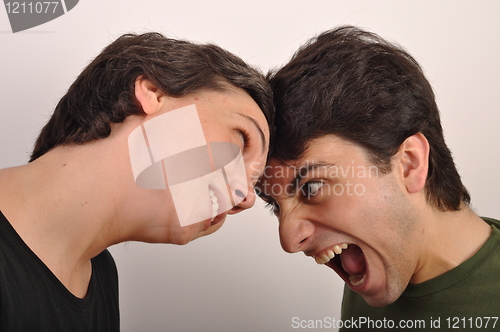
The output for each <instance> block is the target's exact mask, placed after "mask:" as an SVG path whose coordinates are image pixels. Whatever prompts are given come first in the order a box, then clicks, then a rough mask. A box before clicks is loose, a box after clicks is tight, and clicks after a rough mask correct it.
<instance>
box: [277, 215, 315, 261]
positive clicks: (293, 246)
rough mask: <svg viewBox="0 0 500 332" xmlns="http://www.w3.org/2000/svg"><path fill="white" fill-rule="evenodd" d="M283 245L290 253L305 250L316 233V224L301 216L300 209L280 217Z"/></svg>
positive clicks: (280, 232)
mask: <svg viewBox="0 0 500 332" xmlns="http://www.w3.org/2000/svg"><path fill="white" fill-rule="evenodd" d="M279 219H280V220H279V234H280V241H281V247H282V248H283V250H285V251H286V252H289V253H295V252H299V251H304V250H306V249H307V247H308V246H309V241H310V239H311V237H312V235H313V233H314V224H313V223H312V222H310V221H308V220H307V219H305V218H301V217H300V214H299V212H298V211H293V212H290V213H288V214H285V215H283V216H282V217H279Z"/></svg>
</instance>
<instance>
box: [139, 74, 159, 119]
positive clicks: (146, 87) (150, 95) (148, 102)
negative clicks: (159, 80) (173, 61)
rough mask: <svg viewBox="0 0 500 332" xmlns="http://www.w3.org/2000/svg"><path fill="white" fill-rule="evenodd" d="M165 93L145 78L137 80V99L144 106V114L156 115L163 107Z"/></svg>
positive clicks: (141, 77) (140, 77)
mask: <svg viewBox="0 0 500 332" xmlns="http://www.w3.org/2000/svg"><path fill="white" fill-rule="evenodd" d="M163 95H164V93H163V92H162V91H161V90H160V89H159V88H158V87H157V86H156V85H154V84H153V82H151V81H150V80H148V79H147V78H145V77H144V76H142V75H141V76H139V77H137V79H136V80H135V98H137V100H138V101H139V103H140V104H141V106H142V109H143V111H144V113H146V114H148V115H153V114H155V113H156V112H157V111H158V110H159V109H160V107H161V97H162V96H163Z"/></svg>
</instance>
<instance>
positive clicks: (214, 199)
mask: <svg viewBox="0 0 500 332" xmlns="http://www.w3.org/2000/svg"><path fill="white" fill-rule="evenodd" d="M208 194H209V195H210V200H211V201H212V221H214V219H215V217H217V212H218V211H219V203H218V202H217V196H215V193H214V192H213V190H208Z"/></svg>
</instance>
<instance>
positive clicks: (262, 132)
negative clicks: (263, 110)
mask: <svg viewBox="0 0 500 332" xmlns="http://www.w3.org/2000/svg"><path fill="white" fill-rule="evenodd" d="M236 114H238V115H240V116H242V117H243V118H244V119H245V120H247V121H248V122H250V123H252V124H253V126H254V127H255V128H256V129H257V131H258V132H259V135H260V141H261V142H262V154H264V153H265V152H266V136H265V135H264V131H263V130H262V128H261V127H260V125H259V123H258V122H257V120H255V119H254V118H252V117H251V116H248V115H245V114H241V113H236Z"/></svg>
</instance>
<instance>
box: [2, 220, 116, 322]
mask: <svg viewBox="0 0 500 332" xmlns="http://www.w3.org/2000/svg"><path fill="white" fill-rule="evenodd" d="M119 330H120V317H119V310H118V273H117V270H116V265H115V262H114V260H113V258H112V257H111V254H110V253H109V251H108V250H105V251H103V252H102V253H101V254H99V255H98V256H96V257H94V258H93V259H92V277H91V279H90V284H89V289H88V293H87V296H86V297H85V298H83V299H80V298H78V297H76V296H74V295H73V294H72V293H71V292H69V291H68V289H67V288H66V287H65V286H64V285H63V284H62V283H61V282H60V281H59V279H57V278H56V276H55V275H54V274H53V273H52V272H51V271H50V270H49V268H48V267H47V266H46V265H45V264H44V263H43V262H42V261H41V260H40V259H39V258H38V257H37V256H36V255H35V254H34V253H33V251H31V249H30V248H29V247H28V246H27V245H26V244H25V243H24V241H23V240H22V239H21V237H20V236H19V235H18V234H17V233H16V231H15V230H14V228H12V226H11V224H10V223H9V221H8V220H7V219H6V218H5V216H4V215H3V214H2V213H1V212H0V332H7V331H9V332H11V331H23V332H26V331H37V332H44V331H50V332H56V331H71V332H74V331H85V332H89V331H92V332H94V331H119Z"/></svg>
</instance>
